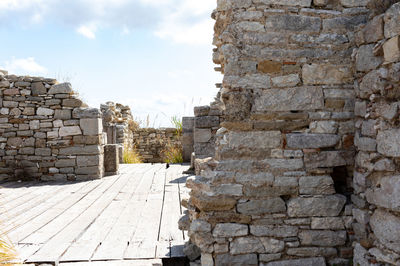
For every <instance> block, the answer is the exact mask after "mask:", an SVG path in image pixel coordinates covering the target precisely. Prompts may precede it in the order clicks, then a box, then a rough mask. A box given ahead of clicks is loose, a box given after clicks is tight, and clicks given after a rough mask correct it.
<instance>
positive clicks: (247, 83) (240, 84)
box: [223, 66, 271, 89]
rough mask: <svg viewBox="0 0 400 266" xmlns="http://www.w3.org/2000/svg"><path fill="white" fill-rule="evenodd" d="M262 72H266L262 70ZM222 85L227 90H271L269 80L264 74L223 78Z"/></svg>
mask: <svg viewBox="0 0 400 266" xmlns="http://www.w3.org/2000/svg"><path fill="white" fill-rule="evenodd" d="M259 68H260V66H259ZM260 71H261V70H260ZM262 71H267V70H266V69H263V70H262ZM223 84H224V87H228V88H244V89H268V88H271V78H270V76H269V75H266V74H251V75H246V76H243V77H242V76H240V77H239V76H225V77H224V81H223Z"/></svg>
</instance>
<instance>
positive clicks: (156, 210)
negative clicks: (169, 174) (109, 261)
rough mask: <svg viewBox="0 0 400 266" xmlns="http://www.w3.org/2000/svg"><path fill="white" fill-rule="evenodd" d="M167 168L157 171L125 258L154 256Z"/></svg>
mask: <svg viewBox="0 0 400 266" xmlns="http://www.w3.org/2000/svg"><path fill="white" fill-rule="evenodd" d="M165 176H166V175H165V169H163V170H160V171H157V172H156V173H155V177H154V181H153V184H152V186H151V190H150V193H149V196H148V200H147V202H146V204H145V206H144V211H143V212H142V214H141V215H140V216H139V220H140V223H139V224H138V225H137V228H136V230H135V233H134V235H133V237H132V239H131V241H130V245H129V246H128V247H127V249H126V252H125V256H124V257H125V259H135V258H154V257H155V256H156V246H157V240H158V233H159V232H158V230H155V228H157V229H159V226H160V222H161V212H162V206H163V199H164V187H165Z"/></svg>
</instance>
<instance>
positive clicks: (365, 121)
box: [352, 3, 400, 265]
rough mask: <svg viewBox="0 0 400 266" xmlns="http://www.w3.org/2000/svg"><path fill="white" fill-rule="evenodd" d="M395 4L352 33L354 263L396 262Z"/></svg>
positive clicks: (399, 30) (399, 22) (399, 134)
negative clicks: (354, 45) (354, 81)
mask: <svg viewBox="0 0 400 266" xmlns="http://www.w3.org/2000/svg"><path fill="white" fill-rule="evenodd" d="M399 35H400V3H397V4H395V5H393V6H392V7H391V8H390V9H388V10H387V11H386V12H385V13H384V14H381V15H379V16H376V17H374V18H373V19H372V20H371V21H370V22H369V23H368V24H367V25H366V26H365V27H364V28H362V29H361V30H360V31H358V32H357V33H356V41H357V45H358V46H359V47H358V50H357V52H356V54H355V66H356V71H357V78H358V82H357V84H356V96H357V100H356V104H355V115H356V117H357V118H356V122H355V125H356V136H355V145H356V147H357V157H356V169H355V172H354V195H353V196H352V201H353V204H354V206H355V208H354V209H353V215H354V218H355V223H354V224H353V228H354V232H355V238H356V245H355V250H354V264H355V265H388V264H390V265H399V264H400V125H399V110H400V108H399V107H400V39H399V38H400V37H399Z"/></svg>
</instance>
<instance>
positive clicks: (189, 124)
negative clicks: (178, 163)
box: [182, 117, 194, 162]
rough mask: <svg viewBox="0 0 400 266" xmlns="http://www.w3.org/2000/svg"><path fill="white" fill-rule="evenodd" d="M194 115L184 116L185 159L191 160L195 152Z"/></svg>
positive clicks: (183, 146)
mask: <svg viewBox="0 0 400 266" xmlns="http://www.w3.org/2000/svg"><path fill="white" fill-rule="evenodd" d="M193 130H194V117H182V131H183V132H182V149H183V161H184V162H191V160H192V153H193V152H194V133H193Z"/></svg>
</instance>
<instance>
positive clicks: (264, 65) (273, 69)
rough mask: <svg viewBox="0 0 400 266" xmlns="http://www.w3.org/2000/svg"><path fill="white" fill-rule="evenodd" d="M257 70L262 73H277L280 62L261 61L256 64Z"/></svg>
mask: <svg viewBox="0 0 400 266" xmlns="http://www.w3.org/2000/svg"><path fill="white" fill-rule="evenodd" d="M257 70H258V71H259V72H262V73H279V72H281V70H282V63H281V62H277V61H271V60H265V61H261V62H259V63H258V65H257ZM268 81H269V76H268ZM264 86H265V85H264Z"/></svg>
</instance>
